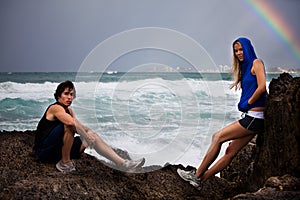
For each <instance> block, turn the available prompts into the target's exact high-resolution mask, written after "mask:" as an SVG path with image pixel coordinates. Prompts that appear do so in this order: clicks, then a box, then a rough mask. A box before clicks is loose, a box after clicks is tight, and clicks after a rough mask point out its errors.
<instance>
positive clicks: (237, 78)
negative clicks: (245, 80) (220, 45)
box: [230, 40, 242, 90]
mask: <svg viewBox="0 0 300 200" xmlns="http://www.w3.org/2000/svg"><path fill="white" fill-rule="evenodd" d="M235 44H241V43H240V42H239V41H238V40H236V41H234V42H233V44H232V50H233V63H232V76H233V80H234V82H233V83H232V84H231V85H230V89H232V88H234V89H235V90H237V89H240V88H241V81H242V70H241V66H240V62H239V60H238V58H237V57H236V56H235V53H234V45H235Z"/></svg>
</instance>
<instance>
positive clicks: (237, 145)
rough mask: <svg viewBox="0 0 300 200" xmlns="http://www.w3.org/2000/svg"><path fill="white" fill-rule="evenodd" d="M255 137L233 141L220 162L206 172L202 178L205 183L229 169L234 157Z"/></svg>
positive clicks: (250, 136)
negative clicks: (226, 168)
mask: <svg viewBox="0 0 300 200" xmlns="http://www.w3.org/2000/svg"><path fill="white" fill-rule="evenodd" d="M254 136H255V134H251V135H248V136H245V137H243V138H239V139H235V140H233V141H232V142H231V143H230V145H229V146H228V147H227V149H226V152H225V155H224V156H223V157H222V158H220V160H218V162H217V163H215V164H214V165H213V166H212V167H211V168H210V169H208V170H207V171H205V172H204V173H203V175H202V176H201V177H200V178H201V179H202V180H203V181H206V180H207V179H208V178H210V177H211V176H213V175H215V174H217V173H219V172H220V171H221V170H223V169H224V168H225V167H227V166H228V165H229V164H230V163H231V161H232V159H233V158H234V156H235V155H236V154H237V153H238V152H239V151H240V150H241V149H242V148H243V147H244V146H245V145H246V144H248V142H249V141H250V140H251V139H252V138H253V137H254Z"/></svg>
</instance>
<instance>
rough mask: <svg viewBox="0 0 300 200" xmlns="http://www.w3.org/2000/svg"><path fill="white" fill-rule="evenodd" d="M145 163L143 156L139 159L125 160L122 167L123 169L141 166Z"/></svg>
mask: <svg viewBox="0 0 300 200" xmlns="http://www.w3.org/2000/svg"><path fill="white" fill-rule="evenodd" d="M144 164H145V158H141V159H139V160H125V162H124V164H123V165H122V167H124V168H125V169H135V168H139V167H142V166H143V165H144Z"/></svg>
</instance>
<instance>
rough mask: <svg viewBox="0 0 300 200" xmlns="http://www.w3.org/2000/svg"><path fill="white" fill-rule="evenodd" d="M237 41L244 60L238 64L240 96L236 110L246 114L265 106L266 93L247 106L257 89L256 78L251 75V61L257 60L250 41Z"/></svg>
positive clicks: (240, 39)
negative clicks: (240, 74) (240, 75)
mask: <svg viewBox="0 0 300 200" xmlns="http://www.w3.org/2000/svg"><path fill="white" fill-rule="evenodd" d="M237 41H239V42H240V43H241V45H242V48H243V56H244V60H243V61H242V62H240V64H241V66H242V81H241V86H242V95H241V98H240V102H239V104H238V109H239V110H240V111H242V112H247V111H248V110H250V109H251V108H255V107H264V106H265V100H266V92H264V93H263V94H262V95H261V96H260V98H259V99H258V100H257V101H255V102H254V103H253V104H248V100H249V99H250V97H251V96H252V95H253V93H254V92H255V90H256V89H257V87H258V85H257V79H256V76H255V75H253V74H252V73H251V68H252V65H253V61H254V60H255V59H257V57H256V54H255V51H254V48H253V46H252V44H251V42H250V40H248V39H247V38H238V39H237Z"/></svg>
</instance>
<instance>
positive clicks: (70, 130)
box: [34, 81, 145, 173]
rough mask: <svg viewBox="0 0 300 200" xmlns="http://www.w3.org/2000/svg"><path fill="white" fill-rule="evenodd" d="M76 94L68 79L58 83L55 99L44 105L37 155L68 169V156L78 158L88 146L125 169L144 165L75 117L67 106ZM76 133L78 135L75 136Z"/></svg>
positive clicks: (72, 166) (37, 139)
mask: <svg viewBox="0 0 300 200" xmlns="http://www.w3.org/2000/svg"><path fill="white" fill-rule="evenodd" d="M75 96H76V91H75V87H74V85H73V83H72V82H71V81H65V82H62V83H60V84H59V85H58V87H57V89H56V91H55V94H54V97H55V99H56V102H55V103H53V104H51V105H50V106H49V107H48V108H47V110H46V111H45V114H44V115H43V117H42V118H41V120H40V121H39V123H38V126H37V130H36V136H35V145H34V152H35V156H36V158H37V159H38V160H39V161H42V162H49V161H54V162H57V164H56V168H57V169H58V170H59V171H61V172H64V173H65V172H71V171H74V170H75V165H74V161H73V160H71V159H78V158H79V157H80V155H81V153H82V152H83V151H84V150H85V148H86V147H88V146H90V147H92V148H94V149H95V150H96V151H97V153H99V154H100V155H103V156H104V157H106V158H107V159H109V160H111V161H113V162H114V163H115V164H116V165H117V166H118V167H120V168H123V169H125V170H128V169H133V168H137V167H141V166H143V165H144V163H145V159H144V158H142V159H139V160H127V159H123V158H121V157H120V156H119V155H118V154H116V153H115V151H114V150H113V149H112V148H111V147H110V146H109V145H107V144H106V143H105V142H104V141H103V140H102V139H101V138H100V136H99V135H98V134H97V133H95V132H94V131H93V130H91V129H90V128H88V127H87V126H85V125H83V124H82V123H81V122H80V121H79V120H78V119H77V118H76V116H75V113H74V111H73V110H72V109H71V108H70V107H69V106H70V105H71V104H72V102H73V100H74V98H75ZM75 133H78V134H79V135H80V137H79V136H76V137H74V135H75Z"/></svg>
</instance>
